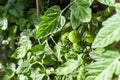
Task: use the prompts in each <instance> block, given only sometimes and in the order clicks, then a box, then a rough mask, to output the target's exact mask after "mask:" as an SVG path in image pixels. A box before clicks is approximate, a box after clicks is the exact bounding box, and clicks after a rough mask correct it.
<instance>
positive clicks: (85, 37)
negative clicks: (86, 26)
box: [83, 31, 95, 43]
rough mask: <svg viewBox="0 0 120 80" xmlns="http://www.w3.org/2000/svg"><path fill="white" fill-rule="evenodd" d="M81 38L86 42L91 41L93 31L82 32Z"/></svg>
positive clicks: (93, 36)
mask: <svg viewBox="0 0 120 80" xmlns="http://www.w3.org/2000/svg"><path fill="white" fill-rule="evenodd" d="M83 38H84V40H85V41H86V42H87V43H92V42H93V41H94V39H95V35H94V34H93V33H89V32H88V31H85V32H84V33H83Z"/></svg>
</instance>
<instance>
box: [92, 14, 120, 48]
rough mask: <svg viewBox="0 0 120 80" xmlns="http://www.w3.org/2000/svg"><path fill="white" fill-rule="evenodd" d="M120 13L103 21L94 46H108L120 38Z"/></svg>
mask: <svg viewBox="0 0 120 80" xmlns="http://www.w3.org/2000/svg"><path fill="white" fill-rule="evenodd" d="M119 23H120V15H118V14H115V15H113V16H112V17H110V18H108V20H106V21H104V22H103V27H102V28H101V30H100V31H99V32H98V34H97V36H96V38H95V41H94V42H93V44H92V48H97V47H106V46H108V45H109V44H111V43H113V42H115V41H116V42H117V41H119V40H120V35H119V32H120V24H119Z"/></svg>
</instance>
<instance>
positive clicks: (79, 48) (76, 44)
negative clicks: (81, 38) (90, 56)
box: [73, 43, 82, 52]
mask: <svg viewBox="0 0 120 80" xmlns="http://www.w3.org/2000/svg"><path fill="white" fill-rule="evenodd" d="M73 49H74V50H75V51H77V52H82V47H81V46H80V44H79V43H73Z"/></svg>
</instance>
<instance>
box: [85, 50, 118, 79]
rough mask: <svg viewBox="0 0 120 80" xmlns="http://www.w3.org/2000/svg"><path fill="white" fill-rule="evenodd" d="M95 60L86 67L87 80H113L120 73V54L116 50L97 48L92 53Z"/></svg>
mask: <svg viewBox="0 0 120 80" xmlns="http://www.w3.org/2000/svg"><path fill="white" fill-rule="evenodd" d="M90 56H91V58H93V59H94V60H95V62H93V63H91V64H89V65H88V66H87V67H86V70H87V71H88V72H87V74H86V75H87V77H86V79H85V80H111V79H112V76H113V74H115V75H118V74H119V73H120V61H119V59H120V55H119V51H116V50H104V49H103V50H96V51H93V52H91V53H90Z"/></svg>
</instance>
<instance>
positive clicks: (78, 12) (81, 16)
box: [70, 0, 93, 29]
mask: <svg viewBox="0 0 120 80" xmlns="http://www.w3.org/2000/svg"><path fill="white" fill-rule="evenodd" d="M92 2H93V1H90V3H89V2H88V1H86V0H75V1H74V3H73V4H72V6H71V7H70V9H71V22H72V27H73V29H76V28H77V27H78V26H79V25H80V23H81V22H89V21H90V20H91V9H90V8H89V7H90V4H92Z"/></svg>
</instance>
